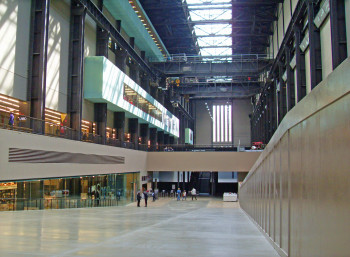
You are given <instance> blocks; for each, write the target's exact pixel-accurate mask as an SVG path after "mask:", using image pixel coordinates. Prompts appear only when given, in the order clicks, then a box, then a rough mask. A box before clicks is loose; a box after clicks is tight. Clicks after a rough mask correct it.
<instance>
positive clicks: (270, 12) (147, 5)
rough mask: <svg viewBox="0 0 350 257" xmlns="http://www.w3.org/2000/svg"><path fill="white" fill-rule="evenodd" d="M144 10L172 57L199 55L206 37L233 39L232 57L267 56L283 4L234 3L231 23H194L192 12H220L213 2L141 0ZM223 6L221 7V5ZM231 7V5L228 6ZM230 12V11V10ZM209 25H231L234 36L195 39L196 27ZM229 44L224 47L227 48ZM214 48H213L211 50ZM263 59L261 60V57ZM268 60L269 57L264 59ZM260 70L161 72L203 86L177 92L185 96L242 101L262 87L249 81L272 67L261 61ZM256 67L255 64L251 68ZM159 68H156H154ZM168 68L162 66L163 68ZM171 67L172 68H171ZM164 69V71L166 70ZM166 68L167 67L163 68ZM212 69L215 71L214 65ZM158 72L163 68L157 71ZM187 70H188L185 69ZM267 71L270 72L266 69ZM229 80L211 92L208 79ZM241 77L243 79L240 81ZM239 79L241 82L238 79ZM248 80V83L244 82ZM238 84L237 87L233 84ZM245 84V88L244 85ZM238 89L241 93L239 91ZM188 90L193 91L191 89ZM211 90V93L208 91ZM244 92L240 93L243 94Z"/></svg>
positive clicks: (251, 0) (263, 0) (253, 0)
mask: <svg viewBox="0 0 350 257" xmlns="http://www.w3.org/2000/svg"><path fill="white" fill-rule="evenodd" d="M139 1H140V3H141V5H142V7H143V9H144V10H145V12H146V13H147V15H148V17H149V18H150V20H151V22H152V24H153V26H154V27H155V29H156V30H157V32H158V34H159V36H160V38H161V39H162V41H163V42H164V44H165V46H166V47H167V50H168V51H169V53H170V54H186V55H188V56H189V55H197V54H198V53H199V50H200V48H199V46H198V42H197V39H198V38H199V39H200V38H205V37H219V36H224V37H228V38H231V39H232V46H229V47H230V48H231V47H232V55H252V54H253V55H261V54H262V55H264V54H266V49H267V47H268V46H269V45H270V37H271V36H272V31H273V22H275V21H277V7H278V4H279V3H282V2H283V1H282V0H232V1H231V3H229V4H231V5H232V19H221V20H220V19H216V20H215V19H213V20H210V19H209V20H200V21H193V20H191V18H190V10H212V9H213V10H214V9H220V8H222V7H220V3H216V2H212V3H210V2H211V1H203V3H202V4H190V5H187V4H186V2H184V3H183V1H182V0H139ZM221 4H222V3H221ZM227 5H228V4H227V3H226V4H225V5H223V6H225V7H224V9H228V7H227ZM229 6H230V5H229ZM229 8H231V7H229ZM206 24H208V25H209V24H229V25H230V26H232V31H231V33H230V32H229V33H227V32H225V33H220V32H218V33H214V34H208V35H201V36H196V34H195V33H194V26H199V25H206ZM226 45H227V44H225V46H226ZM209 47H211V46H209ZM259 58H260V57H259ZM265 58H266V57H265ZM258 63H259V69H255V70H256V71H255V73H254V72H252V71H251V70H250V71H249V72H248V73H247V74H246V73H244V72H242V70H240V71H239V73H237V74H235V73H234V72H233V73H232V72H231V73H230V72H227V69H225V72H224V73H225V74H221V73H218V74H216V73H217V72H216V71H215V72H216V73H215V72H214V70H213V69H212V68H211V69H210V70H211V71H212V74H211V73H210V72H209V74H208V73H203V74H200V73H199V72H198V67H197V66H198V65H197V64H196V65H197V66H196V68H195V69H194V68H193V67H192V68H193V69H191V71H192V70H196V71H197V73H198V74H197V73H193V74H190V75H188V74H187V73H188V72H187V73H186V74H185V72H180V73H179V74H175V73H173V72H170V71H173V70H171V69H165V70H164V69H160V70H162V72H164V73H165V74H166V72H167V71H168V72H169V74H166V75H167V76H168V77H172V76H179V77H180V78H181V77H186V76H193V78H194V79H195V80H196V81H199V82H201V83H200V84H197V85H185V84H184V85H180V87H179V88H178V90H179V91H180V90H184V91H183V92H182V94H183V93H186V94H189V95H192V97H194V96H195V95H198V96H199V97H208V94H209V95H210V94H211V96H213V97H220V96H222V95H225V93H226V94H229V95H230V96H231V97H234V96H235V95H237V96H240V97H246V96H248V95H252V94H256V93H257V92H258V91H259V88H260V85H262V84H263V82H259V81H254V83H253V81H250V79H251V78H252V77H259V75H260V73H261V71H262V69H261V68H260V67H267V66H268V65H270V63H269V60H266V59H264V60H262V61H261V60H260V59H259V61H258ZM254 64H255V61H254V63H253V62H252V65H254ZM154 65H157V64H154ZM164 65H165V64H163V66H164ZM169 65H172V64H169ZM163 66H162V67H163ZM164 67H167V66H164ZM211 67H214V66H212V65H211ZM157 68H158V69H159V68H160V67H157ZM183 70H186V71H187V70H188V69H185V68H184V69H183ZM266 70H267V69H266ZM223 75H225V76H227V78H226V79H228V80H231V82H229V83H223V84H221V85H220V86H219V87H215V88H216V89H215V90H220V91H218V92H216V91H215V92H212V91H211V90H212V89H211V85H212V84H210V82H209V81H208V80H207V79H206V78H207V77H211V76H212V77H215V76H223ZM240 76H243V78H241V77H240ZM238 77H239V78H238ZM245 80H248V81H247V82H244V81H245ZM234 81H237V82H238V83H233V82H234ZM242 83H243V84H242ZM237 85H240V86H239V87H238V89H239V90H238V91H237V89H236V87H237ZM242 85H247V86H242ZM189 87H190V88H191V89H189ZM225 87H228V88H229V89H230V90H229V91H227V92H226V91H224V90H223V88H225ZM208 88H210V90H208ZM240 90H241V91H240Z"/></svg>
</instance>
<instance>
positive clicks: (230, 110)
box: [228, 105, 232, 142]
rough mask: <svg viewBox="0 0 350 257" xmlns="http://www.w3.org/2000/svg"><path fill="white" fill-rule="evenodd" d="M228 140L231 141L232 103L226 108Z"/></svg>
mask: <svg viewBox="0 0 350 257" xmlns="http://www.w3.org/2000/svg"><path fill="white" fill-rule="evenodd" d="M228 141H229V142H232V105H229V108H228Z"/></svg>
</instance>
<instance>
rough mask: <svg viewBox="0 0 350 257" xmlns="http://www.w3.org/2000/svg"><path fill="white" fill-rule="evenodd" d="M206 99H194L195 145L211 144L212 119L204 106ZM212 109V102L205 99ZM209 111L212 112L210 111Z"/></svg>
mask: <svg viewBox="0 0 350 257" xmlns="http://www.w3.org/2000/svg"><path fill="white" fill-rule="evenodd" d="M205 102H206V101H196V102H195V105H196V129H195V131H194V133H195V140H196V141H195V142H194V143H195V144H197V145H211V144H212V130H211V128H212V122H213V121H212V119H211V118H210V116H209V113H208V110H207V108H206V106H205ZM207 103H208V104H209V105H210V107H209V108H210V109H211V110H212V102H211V101H207ZM211 113H213V112H212V111H211Z"/></svg>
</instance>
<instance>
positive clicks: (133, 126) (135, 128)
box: [129, 118, 139, 150]
mask: <svg viewBox="0 0 350 257" xmlns="http://www.w3.org/2000/svg"><path fill="white" fill-rule="evenodd" d="M129 133H130V141H131V142H132V143H134V145H135V148H134V149H136V150H137V149H138V146H139V120H138V119H137V118H132V119H129Z"/></svg>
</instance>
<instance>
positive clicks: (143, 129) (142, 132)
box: [140, 124, 150, 150]
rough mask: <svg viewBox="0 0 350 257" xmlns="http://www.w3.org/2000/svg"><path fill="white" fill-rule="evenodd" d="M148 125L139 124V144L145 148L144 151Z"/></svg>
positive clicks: (147, 136)
mask: <svg viewBox="0 0 350 257" xmlns="http://www.w3.org/2000/svg"><path fill="white" fill-rule="evenodd" d="M149 134H150V133H149V125H148V124H140V136H141V144H142V145H143V146H144V147H145V149H144V150H146V149H147V148H148V140H149Z"/></svg>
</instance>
